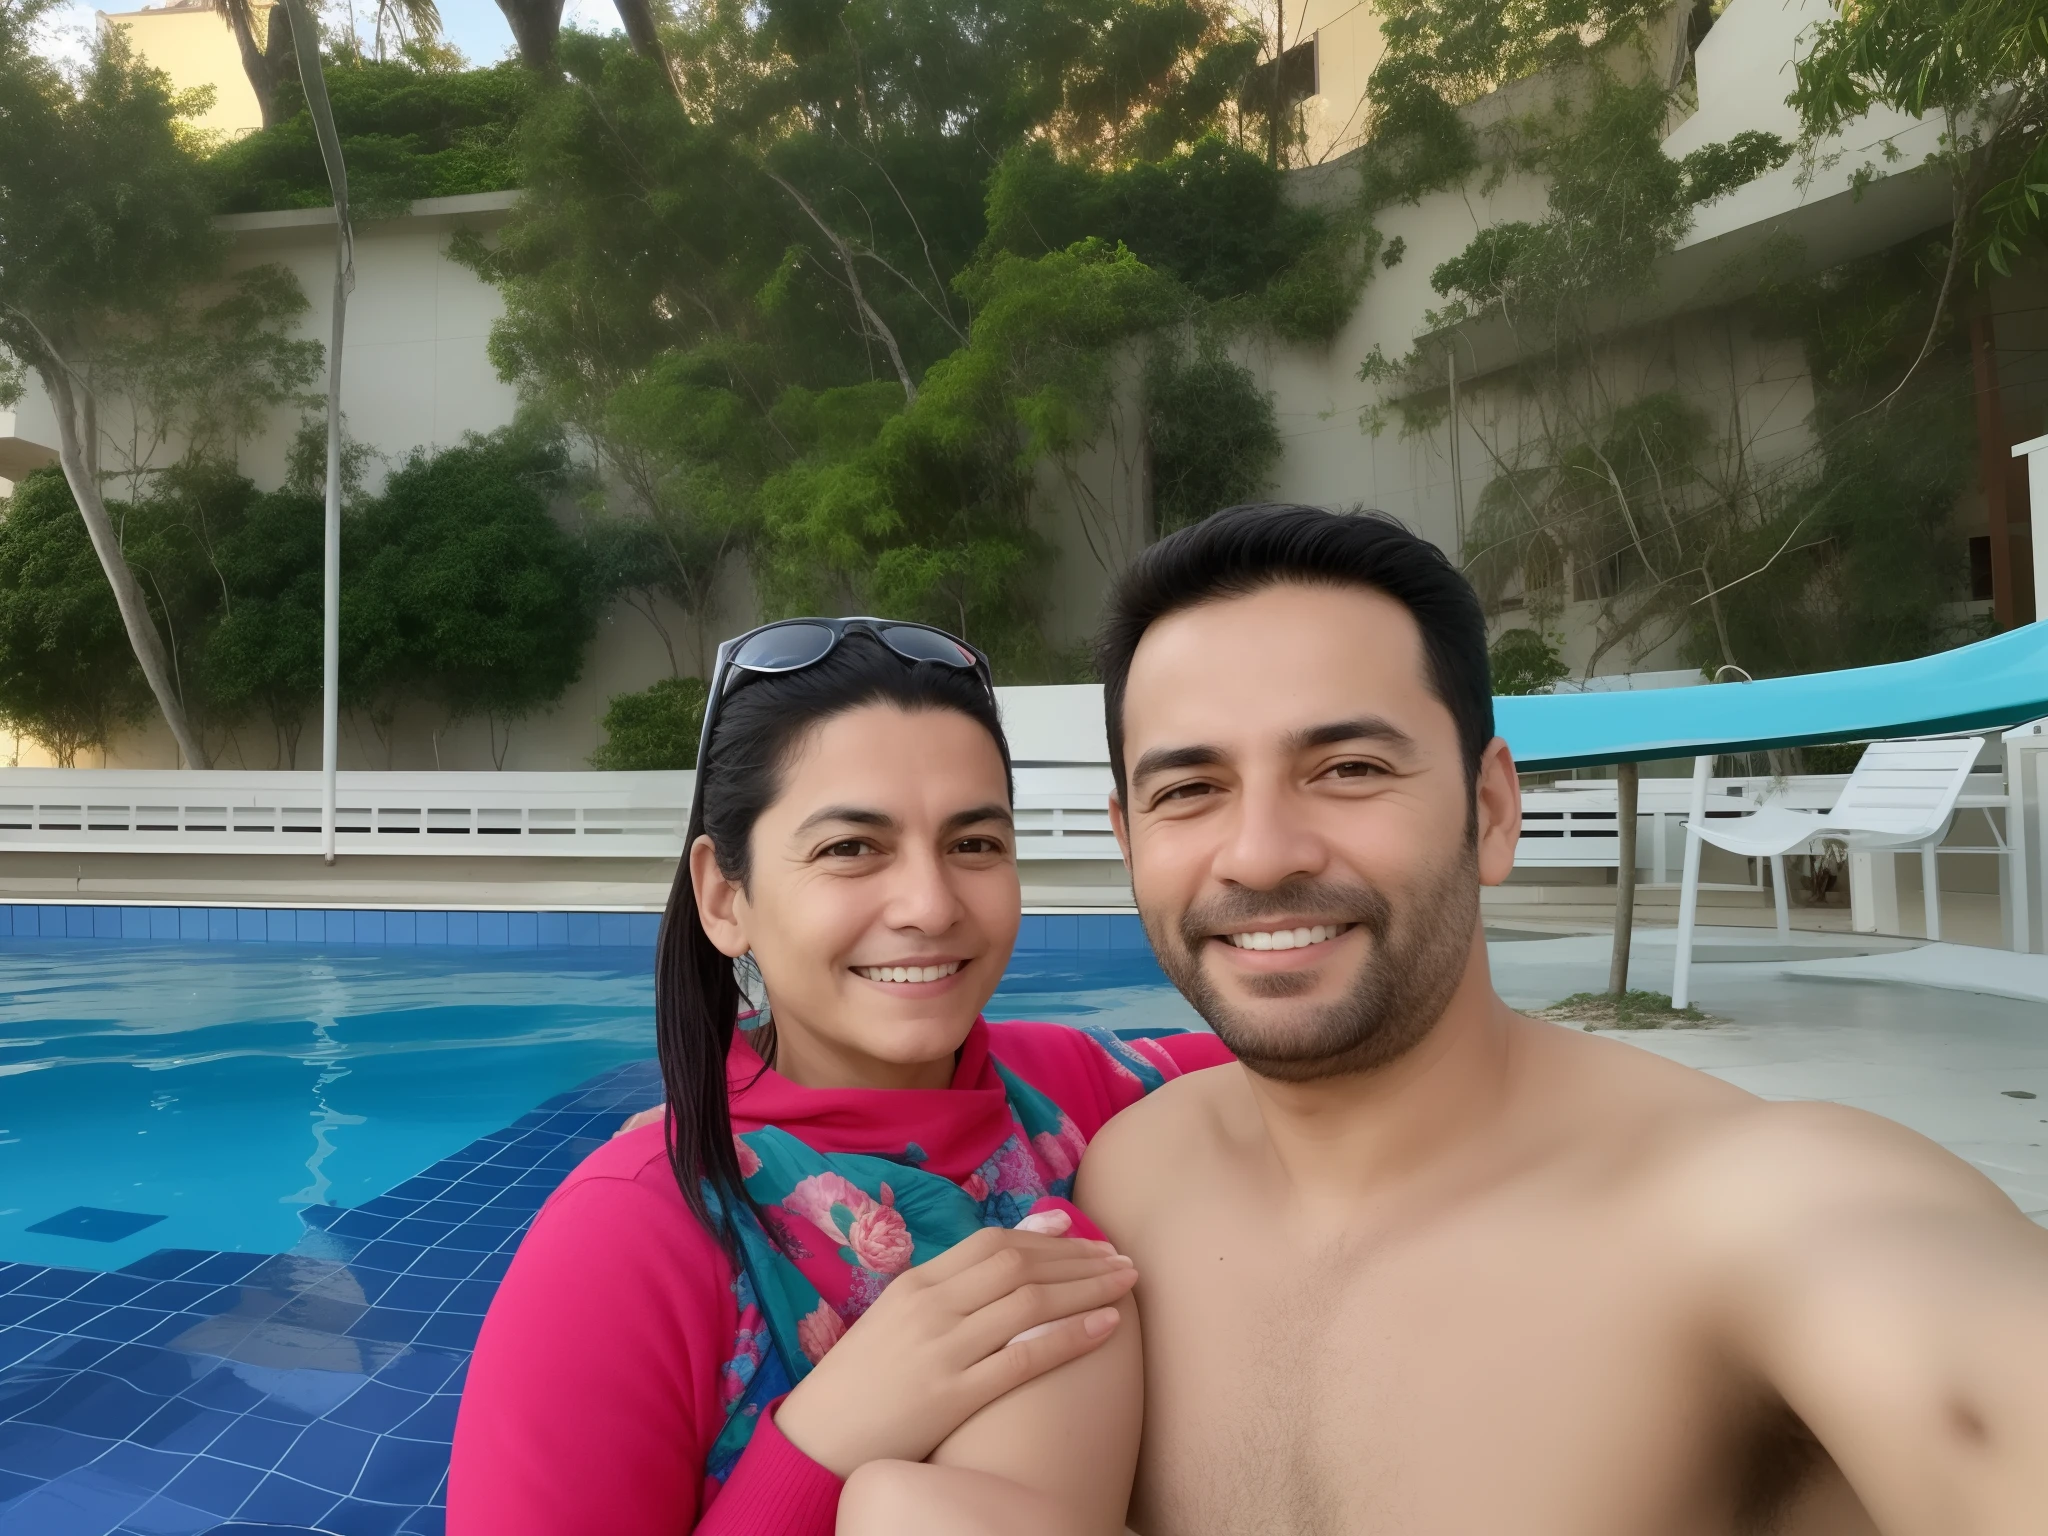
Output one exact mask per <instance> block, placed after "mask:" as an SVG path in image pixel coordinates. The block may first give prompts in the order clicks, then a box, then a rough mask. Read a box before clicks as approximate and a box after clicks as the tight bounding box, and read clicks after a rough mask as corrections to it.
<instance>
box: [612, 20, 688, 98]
mask: <svg viewBox="0 0 2048 1536" xmlns="http://www.w3.org/2000/svg"><path fill="white" fill-rule="evenodd" d="M614 3H615V4H616V5H617V6H618V8H619V22H620V24H621V25H622V26H624V27H625V29H626V39H627V41H628V42H630V43H632V45H633V51H634V52H635V53H637V54H639V55H640V57H641V58H643V59H652V60H653V61H654V62H655V63H656V64H659V65H660V66H661V72H662V74H663V75H665V76H668V80H669V88H670V89H671V90H673V89H674V88H675V77H674V76H673V75H671V74H670V73H669V67H668V50H667V49H665V48H663V47H662V46H661V35H660V33H659V32H657V31H656V30H655V23H654V5H653V3H652V0H614Z"/></svg>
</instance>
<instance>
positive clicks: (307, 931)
mask: <svg viewBox="0 0 2048 1536" xmlns="http://www.w3.org/2000/svg"><path fill="white" fill-rule="evenodd" d="M291 936H292V938H293V939H294V940H295V941H297V942H298V943H300V944H324V943H325V942H326V941H327V914H326V913H325V912H319V911H305V912H293V913H292V914H291Z"/></svg>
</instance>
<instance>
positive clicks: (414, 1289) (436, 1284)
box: [377, 1275, 496, 1312]
mask: <svg viewBox="0 0 2048 1536" xmlns="http://www.w3.org/2000/svg"><path fill="white" fill-rule="evenodd" d="M468 1283H469V1282H468V1281H463V1280H436V1279H434V1278H433V1277H432V1276H430V1275H400V1276H398V1277H397V1279H395V1280H393V1281H392V1282H391V1284H390V1286H389V1288H387V1289H386V1290H385V1292H384V1294H383V1295H381V1296H379V1297H378V1298H377V1300H378V1303H379V1305H382V1306H387V1307H399V1308H403V1309H404V1310H406V1311H410V1312H433V1311H437V1310H439V1309H440V1308H441V1307H442V1306H443V1305H444V1304H446V1303H447V1302H448V1299H449V1297H450V1296H451V1295H453V1294H454V1293H455V1292H456V1290H457V1289H458V1288H459V1287H461V1286H463V1285H466V1284H468ZM492 1289H494V1290H495V1289H496V1287H492Z"/></svg>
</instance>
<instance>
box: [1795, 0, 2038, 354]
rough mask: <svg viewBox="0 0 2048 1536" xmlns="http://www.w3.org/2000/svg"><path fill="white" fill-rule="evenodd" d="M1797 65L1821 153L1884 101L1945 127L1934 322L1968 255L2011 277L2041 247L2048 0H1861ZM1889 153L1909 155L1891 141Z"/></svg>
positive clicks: (1804, 114)
mask: <svg viewBox="0 0 2048 1536" xmlns="http://www.w3.org/2000/svg"><path fill="white" fill-rule="evenodd" d="M1795 69H1796V79H1797V84H1796V86H1795V88H1794V90H1793V93H1792V97H1791V101H1792V104H1793V105H1794V106H1796V107H1797V108H1798V109H1799V115H1800V122H1801V126H1802V127H1803V128H1804V130H1805V132H1806V135H1807V141H1808V144H1809V147H1810V148H1811V147H1817V146H1818V145H1819V144H1820V142H1821V141H1823V140H1824V139H1826V138H1827V136H1829V135H1831V134H1833V133H1835V132H1837V131H1838V130H1839V129H1841V128H1843V127H1844V126H1846V125H1847V124H1849V123H1851V122H1853V121H1854V120H1855V119H1857V118H1860V117H1862V116H1863V115H1864V114H1865V113H1867V112H1869V111H1870V109H1871V108H1872V107H1874V106H1879V105H1883V106H1887V107H1892V108H1894V109H1896V110H1897V111H1900V112H1905V113H1909V114H1911V115H1913V116H1915V117H1921V116H1932V117H1936V118H1938V119H1939V120H1940V122H1941V138H1940V143H1939V146H1938V147H1937V148H1936V150H1935V151H1934V153H1933V154H1932V156H1930V158H1931V159H1932V160H1933V161H1934V162H1935V163H1937V164H1938V165H1940V166H1941V167H1942V168H1943V169H1944V170H1945V171H1946V173H1947V175H1948V177H1949V184H1950V188H1951V193H1952V200H1953V214H1952V229H1951V233H1950V238H1949V260H1948V263H1947V265H1946V268H1945V270H1944V272H1943V276H1942V286H1941V302H1940V303H1938V304H1937V305H1936V314H1935V317H1934V324H1935V325H1938V324H1939V323H1940V319H1941V314H1942V312H1943V311H1944V310H1945V309H1946V305H1947V299H1948V295H1949V293H1950V291H1951V289H1952V288H1953V285H1954V282H1955V277H1956V273H1957V271H1958V268H1959V265H1960V262H1961V260H1962V258H1963V257H1964V255H1965V254H1966V253H1973V254H1975V255H1976V256H1977V257H1978V258H1980V259H1981V260H1983V261H1984V262H1986V263H1988V264H1989V265H1990V266H1991V268H1992V269H1993V270H1994V271H1997V272H2006V271H2009V270H2010V268H2011V263H2012V260H2013V258H2014V257H2016V256H2017V255H2018V254H2019V253H2020V251H2021V250H2022V249H2023V248H2025V247H2026V246H2027V245H2029V244H2032V243H2035V242H2038V241H2039V239H2040V237H2041V234H2042V232H2043V229H2044V227H2048V3H2044V0H1859V3H1858V4H1856V5H1854V6H1848V7H1844V8H1843V10H1842V12H1841V14H1840V15H1838V16H1835V17H1832V18H1830V19H1828V20H1826V21H1823V22H1821V23H1820V24H1819V25H1818V26H1816V27H1815V28H1814V29H1813V33H1812V44H1811V46H1810V47H1809V48H1808V49H1807V51H1806V52H1805V54H1804V55H1803V56H1802V57H1801V58H1800V59H1799V61H1798V63H1797V65H1796V66H1795ZM1881 152H1882V153H1883V154H1884V155H1885V156H1886V158H1888V159H1896V158H1897V156H1898V154H1899V150H1898V148H1897V146H1896V145H1894V144H1892V143H1890V142H1887V143H1886V144H1885V145H1883V146H1882V151H1881ZM1874 171H1875V167H1874V166H1866V167H1863V168H1861V173H1860V175H1861V177H1862V178H1867V177H1868V176H1869V175H1871V174H1874ZM1929 334H1930V341H1929V346H1930V347H1931V345H1932V334H1933V333H1932V330H1931V329H1930V333H1929ZM1921 355H1922V357H1923V358H1924V357H1925V355H1926V351H1925V350H1924V349H1923V352H1922V354H1921Z"/></svg>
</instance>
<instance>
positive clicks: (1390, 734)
mask: <svg viewBox="0 0 2048 1536" xmlns="http://www.w3.org/2000/svg"><path fill="white" fill-rule="evenodd" d="M1346 741H1382V742H1385V743H1386V744H1387V745H1388V746H1390V747H1412V746H1414V745H1415V738H1414V737H1413V736H1410V735H1409V734H1408V733H1407V732H1406V731H1404V730H1402V729H1401V727H1399V726H1398V725H1396V724H1394V722H1393V721H1391V720H1386V719H1382V718H1381V717H1380V716H1378V715H1360V716H1359V717H1358V718H1357V719H1356V720H1332V721H1330V722H1329V723H1328V724H1327V725H1311V726H1306V727H1304V728H1303V729H1301V730H1298V731H1295V732H1293V733H1292V734H1291V735H1290V736H1288V738H1287V747H1288V750H1289V751H1291V752H1307V751H1310V750H1312V749H1313V748H1316V747H1333V746H1336V745H1338V744H1339V743H1341V742H1346Z"/></svg>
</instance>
